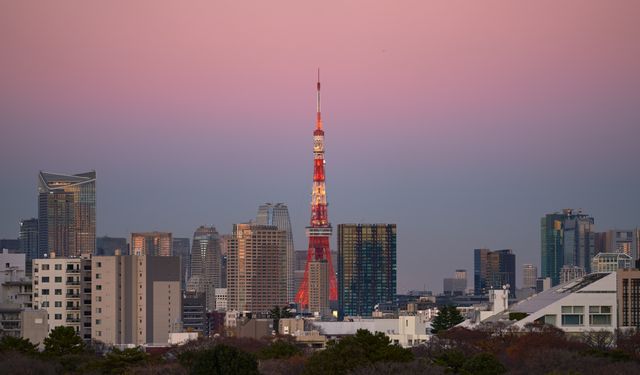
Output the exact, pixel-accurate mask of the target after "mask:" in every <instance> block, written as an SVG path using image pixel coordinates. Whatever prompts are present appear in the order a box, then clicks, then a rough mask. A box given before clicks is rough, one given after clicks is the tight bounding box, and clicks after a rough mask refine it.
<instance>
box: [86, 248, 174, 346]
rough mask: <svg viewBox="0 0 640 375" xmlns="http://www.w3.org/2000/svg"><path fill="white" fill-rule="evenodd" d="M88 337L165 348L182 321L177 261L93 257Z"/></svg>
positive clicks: (171, 258)
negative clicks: (90, 322)
mask: <svg viewBox="0 0 640 375" xmlns="http://www.w3.org/2000/svg"><path fill="white" fill-rule="evenodd" d="M92 269H93V278H94V292H93V308H94V314H93V315H94V316H93V317H94V324H93V327H92V334H93V338H94V339H95V340H98V341H102V342H104V343H106V344H108V345H128V344H133V345H166V344H167V343H168V340H169V334H170V333H172V332H176V331H177V323H179V321H180V317H181V308H182V307H181V303H182V300H181V292H180V282H181V280H180V273H181V269H180V258H179V257H172V256H149V255H141V256H135V255H119V254H116V255H115V256H97V257H94V258H93V265H92Z"/></svg>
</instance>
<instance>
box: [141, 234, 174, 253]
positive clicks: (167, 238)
mask: <svg viewBox="0 0 640 375" xmlns="http://www.w3.org/2000/svg"><path fill="white" fill-rule="evenodd" d="M172 254H173V239H172V236H171V233H169V232H143V233H131V255H151V256H164V257H168V256H171V255H172Z"/></svg>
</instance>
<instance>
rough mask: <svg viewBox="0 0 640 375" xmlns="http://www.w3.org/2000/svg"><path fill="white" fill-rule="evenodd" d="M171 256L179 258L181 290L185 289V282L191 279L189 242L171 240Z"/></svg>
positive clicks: (177, 239)
mask: <svg viewBox="0 0 640 375" xmlns="http://www.w3.org/2000/svg"><path fill="white" fill-rule="evenodd" d="M173 256H176V257H179V258H180V267H181V269H180V277H181V278H182V290H185V289H186V287H187V281H189V278H190V277H191V240H190V239H189V238H186V237H185V238H175V237H174V238H173Z"/></svg>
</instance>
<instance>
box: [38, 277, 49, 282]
mask: <svg viewBox="0 0 640 375" xmlns="http://www.w3.org/2000/svg"><path fill="white" fill-rule="evenodd" d="M40 281H42V282H43V283H48V282H49V276H42V277H41V278H40Z"/></svg>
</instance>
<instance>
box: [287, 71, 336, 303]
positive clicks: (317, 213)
mask: <svg viewBox="0 0 640 375" xmlns="http://www.w3.org/2000/svg"><path fill="white" fill-rule="evenodd" d="M317 93H318V98H317V100H318V101H317V115H316V129H315V130H314V132H313V190H312V192H311V223H310V225H309V226H308V227H307V237H309V250H308V251H307V264H306V266H305V269H304V279H302V284H301V285H300V289H299V290H298V293H297V294H296V302H297V303H298V305H299V306H300V307H301V308H306V307H308V306H309V263H310V262H312V261H314V260H326V261H327V263H328V267H329V299H330V300H331V301H336V300H337V299H338V286H337V282H336V274H335V272H334V270H333V263H331V250H329V237H331V224H330V223H329V214H328V213H327V192H326V190H325V184H324V164H325V160H324V130H322V117H321V116H320V70H319V69H318V85H317Z"/></svg>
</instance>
